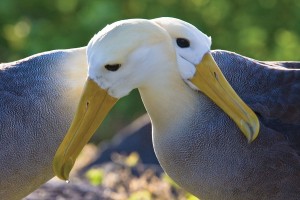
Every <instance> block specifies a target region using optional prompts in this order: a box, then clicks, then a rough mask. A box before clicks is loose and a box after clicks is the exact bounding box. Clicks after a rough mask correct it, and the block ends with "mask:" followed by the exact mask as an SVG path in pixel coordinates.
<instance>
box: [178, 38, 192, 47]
mask: <svg viewBox="0 0 300 200" xmlns="http://www.w3.org/2000/svg"><path fill="white" fill-rule="evenodd" d="M176 43H177V45H178V46H179V47H180V48H188V47H190V41H189V40H188V39H185V38H177V39H176Z"/></svg>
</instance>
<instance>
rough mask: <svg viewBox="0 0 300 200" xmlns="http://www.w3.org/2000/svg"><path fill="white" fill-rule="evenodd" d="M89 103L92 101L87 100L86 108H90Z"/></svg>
mask: <svg viewBox="0 0 300 200" xmlns="http://www.w3.org/2000/svg"><path fill="white" fill-rule="evenodd" d="M89 105H90V102H89V101H87V102H86V106H85V109H88V107H89Z"/></svg>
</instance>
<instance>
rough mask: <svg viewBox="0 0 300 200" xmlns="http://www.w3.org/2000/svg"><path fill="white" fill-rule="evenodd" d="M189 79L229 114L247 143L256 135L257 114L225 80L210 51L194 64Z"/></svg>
mask: <svg viewBox="0 0 300 200" xmlns="http://www.w3.org/2000/svg"><path fill="white" fill-rule="evenodd" d="M190 81H191V82H192V83H193V84H194V85H195V86H196V87H197V88H198V89H199V90H200V91H202V92H203V93H204V94H206V95H207V96H208V97H209V98H210V99H211V100H212V101H214V102H215V103H216V104H217V105H218V106H219V107H220V108H221V109H222V110H223V111H224V112H225V113H226V114H227V115H229V117H230V118H231V119H232V120H233V121H234V122H235V123H236V124H237V126H238V127H239V128H240V130H241V131H242V132H243V134H244V135H245V136H246V138H247V139H248V142H249V143H250V142H252V141H253V140H254V139H255V138H256V137H257V136H258V132H259V120H258V118H257V116H256V115H255V113H254V112H253V111H252V110H251V108H249V107H248V106H247V105H246V103H245V102H244V101H243V100H242V99H241V98H240V97H239V96H238V95H237V94H236V92H235V91H234V90H233V88H232V87H231V86H230V84H229V83H228V82H227V80H226V78H225V77H224V75H223V74H222V72H221V70H220V69H219V67H218V65H217V63H216V62H215V60H214V59H213V57H212V56H211V54H210V53H206V54H205V55H204V57H203V59H202V61H201V62H200V63H199V64H198V65H197V66H196V73H195V76H194V77H193V78H192V79H191V80H190Z"/></svg>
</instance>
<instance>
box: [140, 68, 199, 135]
mask: <svg viewBox="0 0 300 200" xmlns="http://www.w3.org/2000/svg"><path fill="white" fill-rule="evenodd" d="M174 68H175V67H173V69H174ZM175 69H176V68H175ZM176 72H177V69H176ZM159 78H160V79H158V81H156V80H153V83H152V84H151V87H150V86H149V87H144V88H139V91H140V94H141V97H142V100H143V103H144V105H145V107H146V110H147V112H148V114H149V115H150V118H151V121H152V126H153V132H154V133H155V132H159V133H162V132H165V131H166V130H169V128H170V127H172V124H173V123H182V122H184V121H185V119H186V120H187V119H188V117H190V116H189V113H193V110H194V109H195V106H196V103H197V99H196V98H197V93H196V92H195V91H193V90H192V89H191V88H190V87H189V86H187V85H186V84H185V83H184V81H183V80H182V79H181V77H180V76H179V74H177V73H173V74H171V75H170V76H169V77H159ZM170 119H171V120H170Z"/></svg>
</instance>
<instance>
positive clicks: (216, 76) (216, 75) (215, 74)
mask: <svg viewBox="0 0 300 200" xmlns="http://www.w3.org/2000/svg"><path fill="white" fill-rule="evenodd" d="M214 76H215V78H216V79H217V80H219V77H218V74H217V73H216V72H214Z"/></svg>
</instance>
